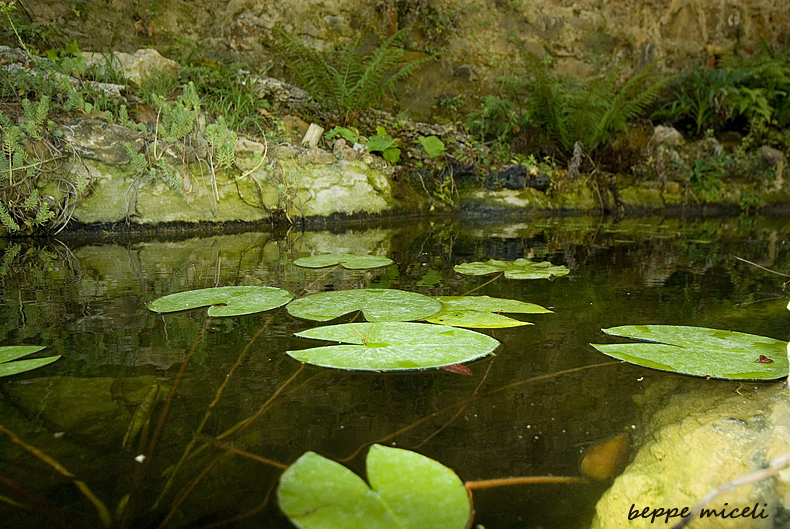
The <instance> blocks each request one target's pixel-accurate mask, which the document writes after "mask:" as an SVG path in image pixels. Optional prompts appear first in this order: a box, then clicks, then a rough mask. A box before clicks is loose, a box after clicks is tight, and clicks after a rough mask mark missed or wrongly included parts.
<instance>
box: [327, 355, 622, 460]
mask: <svg viewBox="0 0 790 529" xmlns="http://www.w3.org/2000/svg"><path fill="white" fill-rule="evenodd" d="M622 363H623V362H602V363H600V364H592V365H586V366H581V367H574V368H571V369H565V370H563V371H556V372H554V373H547V374H545V375H538V376H535V377H531V378H527V379H525V380H519V381H517V382H513V383H511V384H507V385H505V386H501V387H498V388H496V389H492V390H490V391H486V392H483V393H478V394H476V395H472V396H471V397H468V398H465V399H463V400H460V401H458V402H456V403H454V404H450V405H449V406H445V407H444V408H442V409H440V410H436V411H435V412H433V413H431V414H429V415H426V416H425V417H423V418H422V419H418V420H416V421H414V422H413V423H411V424H409V425H407V426H404V427H403V428H401V429H400V430H398V431H396V432H393V433H391V434H390V435H388V436H386V437H382V438H381V439H378V440H376V441H371V442H369V443H365V444H363V445H361V446H360V447H359V448H357V449H356V450H355V451H354V452H352V453H351V455H349V456H347V457H345V458H343V459H338V460H337V461H338V462H341V463H347V462H349V461H351V460H352V459H354V458H355V457H357V456H358V455H359V454H360V453H361V452H362V450H364V449H365V448H366V447H368V446H370V445H372V444H384V443H387V442H389V441H391V440H393V439H395V438H396V437H398V436H399V435H401V434H404V433H406V432H408V431H410V430H413V429H414V428H416V427H417V426H419V425H421V424H423V423H425V422H428V421H430V420H431V419H433V418H435V417H438V416H439V415H441V414H443V413H445V412H448V411H450V410H453V409H455V408H457V407H458V406H466V405H467V404H469V403H470V402H473V401H475V400H477V399H480V398H483V397H487V396H489V395H493V394H494V393H499V392H500V391H505V390H506V389H511V388H514V387H517V386H522V385H524V384H530V383H532V382H539V381H541V380H546V379H550V378H554V377H558V376H561V375H569V374H571V373H577V372H579V371H585V370H587V369H594V368H597V367H605V366H612V365H615V364H622Z"/></svg>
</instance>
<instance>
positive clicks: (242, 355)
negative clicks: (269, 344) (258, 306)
mask: <svg viewBox="0 0 790 529" xmlns="http://www.w3.org/2000/svg"><path fill="white" fill-rule="evenodd" d="M269 323H271V319H269V321H267V322H265V323H264V325H262V326H261V328H260V329H258V332H256V333H255V335H254V336H253V337H252V338H250V341H249V342H247V345H245V346H244V349H242V351H241V353H239V356H238V358H236V362H235V363H234V364H233V366H231V368H230V370H229V371H228V374H227V375H226V376H225V380H223V381H222V384H220V386H219V388H217V391H216V393H215V394H214V400H212V401H211V404H209V405H208V408H207V409H206V413H204V414H203V419H202V420H201V421H200V424H198V427H197V428H196V429H195V433H194V434H193V435H192V438H191V439H190V440H189V443H187V446H186V447H185V448H184V453H183V454H181V459H179V460H178V463H176V465H175V467H174V468H173V470H172V471H171V472H170V476H169V477H168V479H167V483H165V486H164V488H163V489H162V492H160V493H159V497H158V498H157V499H156V502H155V503H154V506H153V508H154V509H156V508H157V507H158V506H159V502H160V501H162V498H163V497H164V496H165V494H167V492H168V491H169V490H170V488H171V487H172V486H173V480H175V478H176V476H177V475H178V472H179V470H181V467H182V466H183V465H184V462H185V461H186V460H187V458H188V457H189V454H190V453H191V452H192V449H193V448H194V447H195V445H196V444H197V443H198V439H199V437H200V434H201V433H202V432H203V428H205V426H206V424H207V423H208V421H209V419H210V418H211V414H212V412H213V411H214V408H216V407H217V404H218V403H219V400H220V398H221V397H222V394H223V393H224V392H225V388H226V387H227V386H228V384H229V383H230V380H231V378H233V375H234V373H235V372H236V370H237V369H238V368H239V366H240V365H241V362H242V361H243V360H244V358H245V357H246V356H247V353H248V352H249V350H250V347H251V346H252V344H253V343H255V341H256V340H257V339H258V338H259V337H260V336H261V334H263V332H264V331H265V330H266V329H268V328H269Z"/></svg>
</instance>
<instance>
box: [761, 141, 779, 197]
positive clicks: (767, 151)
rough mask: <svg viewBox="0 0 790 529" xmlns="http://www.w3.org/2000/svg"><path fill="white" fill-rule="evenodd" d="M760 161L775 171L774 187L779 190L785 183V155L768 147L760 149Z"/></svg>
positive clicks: (764, 146)
mask: <svg viewBox="0 0 790 529" xmlns="http://www.w3.org/2000/svg"><path fill="white" fill-rule="evenodd" d="M760 160H762V162H763V163H764V164H765V165H766V166H767V167H771V168H773V170H774V186H775V187H776V188H777V189H779V188H781V187H782V184H783V183H784V181H783V178H782V174H783V173H784V169H785V153H783V152H782V151H780V150H779V149H774V148H773V147H769V146H768V145H763V146H762V147H760Z"/></svg>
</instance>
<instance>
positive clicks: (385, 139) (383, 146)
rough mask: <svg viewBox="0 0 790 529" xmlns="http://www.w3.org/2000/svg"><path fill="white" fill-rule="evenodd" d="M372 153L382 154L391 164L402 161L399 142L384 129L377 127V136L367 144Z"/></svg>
mask: <svg viewBox="0 0 790 529" xmlns="http://www.w3.org/2000/svg"><path fill="white" fill-rule="evenodd" d="M365 146H367V148H368V150H369V151H370V152H380V153H381V155H382V156H383V157H384V159H385V160H387V161H388V162H390V163H391V164H393V165H394V164H396V163H398V161H400V145H399V144H398V140H397V139H394V138H393V137H392V136H390V135H389V134H387V131H386V130H384V127H382V126H378V127H376V134H375V135H374V136H372V137H371V138H370V140H369V141H368V142H367V143H365Z"/></svg>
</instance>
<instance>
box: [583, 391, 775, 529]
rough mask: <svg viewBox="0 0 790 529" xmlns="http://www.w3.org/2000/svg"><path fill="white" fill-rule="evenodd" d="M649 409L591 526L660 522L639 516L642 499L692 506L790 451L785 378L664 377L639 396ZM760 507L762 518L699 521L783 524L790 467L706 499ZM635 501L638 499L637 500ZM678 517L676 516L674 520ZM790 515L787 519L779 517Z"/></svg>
mask: <svg viewBox="0 0 790 529" xmlns="http://www.w3.org/2000/svg"><path fill="white" fill-rule="evenodd" d="M638 404H639V405H640V406H642V409H643V412H644V415H645V426H644V432H643V433H642V435H641V438H642V442H641V446H640V448H639V451H638V453H637V455H636V457H635V459H634V461H633V462H632V463H631V464H630V465H629V466H628V468H626V470H625V472H624V473H623V474H622V475H621V476H620V477H618V478H617V480H616V481H615V482H614V484H613V485H612V487H611V488H610V489H609V490H608V491H607V492H606V493H605V494H604V495H603V497H602V498H601V500H600V501H599V502H598V505H597V508H596V517H595V520H594V522H593V525H592V527H593V529H618V528H623V529H626V528H628V529H634V528H643V527H644V528H647V527H655V525H656V524H657V523H660V524H662V525H663V524H664V519H663V518H662V519H661V521H660V522H656V523H653V522H652V521H651V519H650V518H643V517H634V519H631V520H629V516H628V514H629V511H630V512H631V513H633V512H635V511H638V512H642V511H643V509H644V508H645V507H649V508H650V509H651V510H652V509H657V508H664V509H669V508H678V509H679V510H682V508H683V507H689V509H691V507H692V506H694V504H696V503H697V501H698V500H700V499H701V498H702V497H704V496H705V495H706V494H707V493H708V492H710V491H712V490H714V489H716V488H717V487H719V486H721V485H723V484H724V483H726V482H727V481H730V480H732V479H735V478H737V477H740V476H743V475H745V474H748V473H749V472H753V471H755V470H758V469H762V468H765V467H767V466H768V464H769V462H770V461H771V460H772V459H773V458H775V457H778V456H780V455H782V454H784V453H786V452H788V451H790V390H788V388H787V386H786V384H785V383H784V382H778V383H774V384H762V383H759V384H755V383H738V382H722V381H702V380H699V381H696V380H695V381H692V382H690V383H686V381H685V379H684V380H682V381H678V380H677V379H666V380H665V382H659V383H657V384H656V385H654V386H652V387H650V388H649V389H648V390H647V391H646V393H645V394H644V395H642V396H640V397H639V398H638ZM755 504H757V509H758V510H763V509H764V512H765V514H766V517H765V518H759V517H756V516H755V517H752V516H747V517H740V516H738V517H733V518H722V517H719V516H712V517H706V518H704V519H698V520H696V521H695V522H694V523H693V524H692V527H696V528H699V529H703V528H711V529H713V528H716V529H728V528H733V529H734V528H738V529H750V528H755V529H756V528H769V527H786V525H783V523H786V520H787V508H788V507H790V471H787V470H786V471H784V472H782V473H780V474H779V475H778V476H777V477H776V478H771V479H767V480H764V481H760V482H758V483H755V484H750V485H744V486H742V487H738V488H736V489H734V490H732V491H729V492H727V493H725V494H723V495H721V496H719V497H718V498H716V499H715V500H713V501H712V502H711V503H710V504H709V505H708V506H707V507H708V508H709V509H716V511H717V512H719V511H720V510H721V509H722V508H724V509H726V512H728V513H731V512H732V509H733V508H739V509H743V508H744V507H749V508H750V509H751V508H754V507H755ZM632 506H633V507H632ZM678 520H679V518H677V517H676V518H674V519H673V520H672V522H673V523H674V522H677V521H678ZM781 520H785V522H781Z"/></svg>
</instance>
